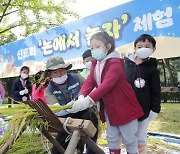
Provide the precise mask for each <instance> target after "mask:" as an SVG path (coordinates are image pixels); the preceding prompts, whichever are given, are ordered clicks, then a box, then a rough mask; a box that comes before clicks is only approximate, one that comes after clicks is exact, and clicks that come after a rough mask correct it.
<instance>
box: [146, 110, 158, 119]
mask: <svg viewBox="0 0 180 154" xmlns="http://www.w3.org/2000/svg"><path fill="white" fill-rule="evenodd" d="M157 117H158V113H156V112H153V111H152V110H151V111H150V113H149V117H148V119H149V121H154V120H155V119H156V118H157Z"/></svg>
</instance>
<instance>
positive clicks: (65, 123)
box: [63, 117, 72, 142]
mask: <svg viewBox="0 0 180 154" xmlns="http://www.w3.org/2000/svg"><path fill="white" fill-rule="evenodd" d="M69 119H70V117H67V118H66V120H65V121H64V123H63V128H64V130H65V131H66V133H68V134H69V135H68V136H67V137H66V139H65V142H68V141H69V140H70V139H71V137H72V133H71V132H69V131H68V129H67V123H68V120H69Z"/></svg>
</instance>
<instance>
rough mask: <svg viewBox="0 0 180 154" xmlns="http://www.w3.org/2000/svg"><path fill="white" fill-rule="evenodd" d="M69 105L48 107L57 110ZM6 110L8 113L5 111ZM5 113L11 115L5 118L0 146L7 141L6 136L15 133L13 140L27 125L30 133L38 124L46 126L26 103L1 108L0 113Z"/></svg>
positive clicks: (69, 106) (67, 107)
mask: <svg viewBox="0 0 180 154" xmlns="http://www.w3.org/2000/svg"><path fill="white" fill-rule="evenodd" d="M71 107H72V105H64V106H61V105H57V106H55V105H49V108H50V109H51V110H52V111H53V112H59V111H61V110H65V109H69V108H71ZM3 110H4V111H3ZM8 110H9V111H10V113H9V112H6V111H8ZM5 113H9V115H11V117H9V118H7V122H6V123H5V124H7V130H6V132H5V134H4V135H3V137H2V138H1V140H0V148H1V147H2V146H3V145H4V144H5V143H7V142H8V138H9V137H10V136H11V135H15V138H14V142H15V141H16V140H17V138H18V137H19V136H20V135H21V133H22V131H24V130H23V129H24V128H26V127H27V126H29V128H30V131H31V133H33V132H34V131H35V130H36V129H37V127H38V126H43V127H45V128H48V122H47V121H45V120H43V119H42V116H41V115H39V113H38V112H37V111H36V110H35V109H33V108H31V107H30V106H29V105H28V104H24V103H21V102H19V104H16V105H13V107H12V108H6V109H1V111H0V115H5V116H8V114H5Z"/></svg>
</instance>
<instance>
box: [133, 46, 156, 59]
mask: <svg viewBox="0 0 180 154" xmlns="http://www.w3.org/2000/svg"><path fill="white" fill-rule="evenodd" d="M152 53H153V49H151V48H140V49H137V50H136V51H135V54H136V56H137V57H139V58H141V59H146V58H148V57H149V56H151V55H152Z"/></svg>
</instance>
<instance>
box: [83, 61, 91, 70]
mask: <svg viewBox="0 0 180 154" xmlns="http://www.w3.org/2000/svg"><path fill="white" fill-rule="evenodd" d="M84 65H85V66H86V67H87V69H89V70H90V69H91V65H92V62H91V61H88V62H86V63H85V64H84Z"/></svg>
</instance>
